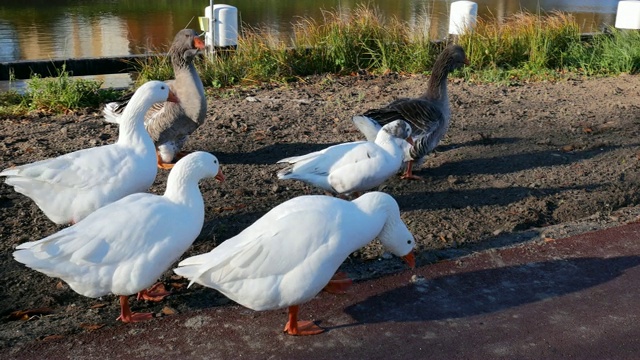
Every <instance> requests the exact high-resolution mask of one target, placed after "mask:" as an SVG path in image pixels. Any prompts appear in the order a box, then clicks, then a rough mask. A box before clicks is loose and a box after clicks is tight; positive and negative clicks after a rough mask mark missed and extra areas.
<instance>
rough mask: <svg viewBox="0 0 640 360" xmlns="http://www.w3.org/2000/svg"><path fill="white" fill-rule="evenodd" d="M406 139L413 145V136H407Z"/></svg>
mask: <svg viewBox="0 0 640 360" xmlns="http://www.w3.org/2000/svg"><path fill="white" fill-rule="evenodd" d="M405 141H406V142H408V143H409V144H410V145H411V146H413V138H412V137H411V136H409V137H407V138H406V139H405Z"/></svg>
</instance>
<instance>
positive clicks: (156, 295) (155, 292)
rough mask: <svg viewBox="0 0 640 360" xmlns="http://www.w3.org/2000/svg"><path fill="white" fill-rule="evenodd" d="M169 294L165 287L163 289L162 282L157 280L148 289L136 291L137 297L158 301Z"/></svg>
mask: <svg viewBox="0 0 640 360" xmlns="http://www.w3.org/2000/svg"><path fill="white" fill-rule="evenodd" d="M169 295H171V293H170V292H169V291H167V289H165V287H164V284H163V283H161V282H159V283H155V284H153V286H151V287H150V288H148V289H145V290H142V291H140V292H138V298H137V299H138V300H147V301H154V302H158V301H162V299H164V298H166V297H167V296H169Z"/></svg>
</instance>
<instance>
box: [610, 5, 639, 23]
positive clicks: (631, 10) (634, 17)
mask: <svg viewBox="0 0 640 360" xmlns="http://www.w3.org/2000/svg"><path fill="white" fill-rule="evenodd" d="M615 26H616V28H618V29H635V30H638V29H640V1H620V2H619V3H618V11H617V12H616V25H615Z"/></svg>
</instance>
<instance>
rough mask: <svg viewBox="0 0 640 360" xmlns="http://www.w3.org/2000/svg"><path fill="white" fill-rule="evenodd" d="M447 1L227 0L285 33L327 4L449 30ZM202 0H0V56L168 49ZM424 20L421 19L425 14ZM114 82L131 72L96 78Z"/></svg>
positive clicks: (533, 6)
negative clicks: (372, 9) (359, 8)
mask: <svg viewBox="0 0 640 360" xmlns="http://www.w3.org/2000/svg"><path fill="white" fill-rule="evenodd" d="M451 2H452V1H451V0H226V1H224V3H225V4H228V5H232V6H235V7H236V8H237V9H238V13H239V16H240V23H241V24H244V25H245V26H246V25H249V26H252V27H268V28H269V29H270V31H271V32H273V33H277V34H279V35H281V36H282V38H283V39H287V38H288V37H289V36H290V32H291V27H292V26H291V24H292V23H293V22H296V21H297V20H299V19H300V17H310V18H313V19H316V20H318V21H322V16H323V12H324V11H326V10H340V11H342V12H349V11H352V10H353V9H354V8H356V7H357V6H358V5H359V4H361V3H365V4H367V3H368V4H371V5H372V6H376V7H377V8H378V9H379V10H380V11H381V13H383V14H384V15H385V16H389V17H392V16H393V17H397V18H398V19H401V20H402V21H405V22H407V23H409V24H421V25H422V26H425V27H428V29H425V31H428V32H429V34H430V35H431V36H432V37H433V38H441V37H444V36H446V32H447V27H448V12H449V7H450V4H451ZM475 2H476V3H477V4H478V15H479V16H480V17H484V18H491V17H497V18H503V17H506V16H509V15H511V14H513V13H517V12H520V11H528V12H532V13H542V12H545V11H553V10H560V11H564V12H568V13H571V14H573V15H574V16H575V17H576V19H577V20H578V22H579V24H580V25H581V27H582V31H583V32H593V31H598V30H599V29H601V27H602V26H603V25H612V24H613V23H614V22H615V11H616V8H617V3H618V1H617V0H476V1H475ZM208 5H209V1H207V0H204V1H202V0H199V1H195V0H153V1H140V0H1V1H0V62H10V61H16V60H37V59H61V58H62V59H65V58H81V57H99V56H119V55H128V54H140V53H146V52H163V51H166V49H167V47H168V44H170V43H171V40H172V39H173V36H174V35H175V33H176V32H177V31H178V30H180V29H182V28H185V27H190V28H194V29H198V16H203V15H204V8H205V7H206V6H208ZM425 19H426V21H425ZM99 79H100V80H103V81H107V83H108V84H107V85H114V84H109V82H113V81H115V82H116V84H115V85H118V83H121V82H127V81H129V80H130V79H128V75H124V74H123V75H119V78H118V79H114V77H113V76H106V77H101V78H99Z"/></svg>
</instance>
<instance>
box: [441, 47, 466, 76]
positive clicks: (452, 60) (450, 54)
mask: <svg viewBox="0 0 640 360" xmlns="http://www.w3.org/2000/svg"><path fill="white" fill-rule="evenodd" d="M440 59H442V61H437V62H436V63H441V67H442V68H443V70H444V71H446V72H448V73H449V72H452V71H454V70H456V69H459V68H461V67H463V66H464V65H469V60H468V59H467V55H466V54H465V53H464V49H462V47H461V46H460V45H449V46H447V47H446V48H445V49H444V51H442V54H440V56H439V60H440ZM435 67H436V65H434V68H435ZM435 71H436V70H435V69H434V72H435Z"/></svg>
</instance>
